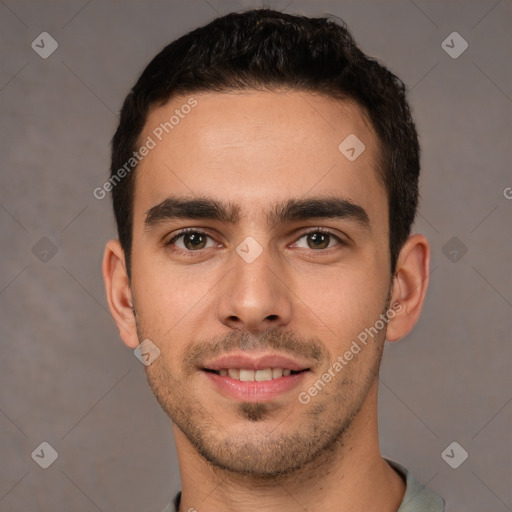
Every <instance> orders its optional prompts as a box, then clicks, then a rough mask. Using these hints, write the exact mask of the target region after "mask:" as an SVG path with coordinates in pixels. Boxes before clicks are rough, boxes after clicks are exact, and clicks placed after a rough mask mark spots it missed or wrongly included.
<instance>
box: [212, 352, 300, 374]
mask: <svg viewBox="0 0 512 512" xmlns="http://www.w3.org/2000/svg"><path fill="white" fill-rule="evenodd" d="M229 368H242V369H245V370H265V369H267V368H289V369H290V370H293V371H296V372H298V371H301V370H307V369H309V366H308V364H306V363H304V362H302V361H300V360H297V359H292V358H290V357H287V356H282V355H279V354H270V353H266V354H253V355H252V356H251V355H249V354H247V353H239V352H238V353H237V352H234V353H230V354H224V355H222V356H220V357H216V358H215V359H212V360H210V361H207V362H206V363H205V364H204V369H206V370H216V371H219V370H223V369H229Z"/></svg>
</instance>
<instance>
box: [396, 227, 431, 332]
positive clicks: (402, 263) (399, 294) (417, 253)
mask: <svg viewBox="0 0 512 512" xmlns="http://www.w3.org/2000/svg"><path fill="white" fill-rule="evenodd" d="M429 265H430V247H429V245H428V242H427V239H426V238H425V237H424V236H423V235H412V236H410V237H409V238H408V239H407V241H406V242H405V244H404V246H403V247H402V250H401V251H400V254H399V256H398V261H397V266H396V272H395V275H394V277H393V284H392V291H391V304H390V307H392V308H393V309H394V310H395V312H396V313H395V316H394V317H393V318H392V319H391V320H390V321H389V322H388V327H387V332H386V339H387V340H388V341H397V340H399V339H400V338H403V337H404V336H405V335H407V334H408V333H409V332H410V331H411V330H412V328H413V327H414V325H415V324H416V322H417V321H418V319H419V317H420V314H421V310H422V308H423V302H424V299H425V294H426V292H427V288H428V281H429ZM394 304H397V306H395V307H393V305H394ZM398 304H399V305H398Z"/></svg>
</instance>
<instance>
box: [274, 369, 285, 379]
mask: <svg viewBox="0 0 512 512" xmlns="http://www.w3.org/2000/svg"><path fill="white" fill-rule="evenodd" d="M282 376H283V369H282V368H272V378H273V379H278V378H279V377H282Z"/></svg>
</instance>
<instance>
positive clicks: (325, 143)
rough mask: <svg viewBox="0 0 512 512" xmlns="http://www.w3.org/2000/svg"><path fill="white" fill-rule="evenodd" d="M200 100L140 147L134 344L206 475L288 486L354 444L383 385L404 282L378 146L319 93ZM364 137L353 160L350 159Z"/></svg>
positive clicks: (147, 133) (356, 119) (365, 127)
mask: <svg viewBox="0 0 512 512" xmlns="http://www.w3.org/2000/svg"><path fill="white" fill-rule="evenodd" d="M193 98H194V100H195V101H196V102H197V103H196V104H195V106H193V108H183V105H185V104H189V105H190V104H192V103H191V100H190V99H189V97H179V98H174V99H173V100H172V101H170V102H169V103H168V104H166V105H165V106H163V107H158V108H155V109H154V110H152V111H151V113H150V115H149V117H148V120H147V123H146V127H145V130H144V132H143V134H142V135H141V139H140V140H141V141H142V142H144V141H146V140H147V137H151V138H152V139H153V140H154V141H155V143H156V146H155V147H154V148H153V149H151V151H150V152H149V154H148V155H147V156H146V157H144V158H143V160H142V161H141V163H140V164H139V167H138V168H137V171H136V183H135V190H136V192H135V198H134V227H133V246H132V280H131V291H132V296H133V303H134V308H135V311H136V321H137V333H138V338H139V340H140V341H142V340H144V339H146V338H149V339H150V340H151V341H152V342H153V343H154V344H155V345H157V346H158V348H159V349H160V352H161V355H160V356H159V357H158V358H157V359H156V360H155V361H154V362H153V363H152V364H151V365H150V366H148V367H146V372H147V377H148V381H149V383H150V385H151V388H152V390H153V392H154V394H155V396H156V398H157V399H158V401H159V403H160V404H161V406H162V407H163V409H164V410H165V411H166V412H167V414H168V415H169V416H170V418H171V419H172V420H173V422H174V424H175V426H176V427H177V428H178V429H179V430H180V431H181V432H182V433H183V434H184V436H185V437H186V438H187V439H188V441H189V442H190V444H191V445H192V446H193V447H194V448H195V450H196V451H197V452H199V453H200V454H201V455H202V456H203V457H204V458H205V459H207V460H208V461H209V462H211V463H213V464H214V465H215V466H217V467H220V468H224V469H229V470H231V471H234V472H239V473H247V474H253V475H276V474H279V473H286V472H289V471H292V470H295V469H297V468H299V467H301V466H303V465H305V464H306V463H308V462H310V461H312V460H314V459H315V458H316V457H318V456H319V455H320V454H321V453H322V452H324V451H325V450H326V449H327V448H328V447H329V446H331V445H332V443H333V442H334V441H335V440H337V439H340V437H342V436H343V433H344V432H346V431H347V428H348V427H349V425H350V424H351V421H352V420H353V419H354V417H356V416H357V414H358V412H359V411H360V409H361V407H362V405H363V404H364V402H365V400H366V398H367V396H368V392H369V390H370V389H371V387H372V385H373V384H374V383H375V379H376V377H377V373H378V367H379V363H380V357H381V352H382V346H383V342H384V338H385V332H386V329H385V327H384V328H382V327H381V325H382V324H383V323H384V324H385V322H383V321H382V320H381V321H380V322H378V321H379V319H382V318H383V317H382V316H381V315H382V314H384V316H385V314H386V310H387V307H388V293H389V291H390V285H391V276H390V274H389V231H388V213H387V212H388V210H387V199H386V193H385V189H384V186H383V184H382V182H381V181H380V180H379V178H378V173H377V164H376V162H377V151H378V149H377V140H376V136H375V134H374V133H373V132H372V130H371V128H370V126H369V123H367V122H366V121H365V118H364V116H363V114H362V111H361V110H360V109H359V108H358V107H357V106H356V105H354V104H352V103H349V102H341V101H335V100H332V99H329V98H326V97H323V96H318V95H312V94H309V93H301V92H288V93H284V92H283V93H280V92H256V91H245V92H243V93H233V94H228V93H225V94H224V93H223V94H218V93H201V94H194V95H193ZM187 102H188V103H187ZM176 110H178V111H179V115H178V117H179V121H178V122H175V121H176V119H174V120H173V121H174V122H173V127H172V130H170V129H169V128H168V130H169V133H166V132H165V131H163V130H162V128H161V123H165V122H168V121H169V119H170V118H171V116H172V115H173V114H175V111H176ZM185 112H187V113H185ZM158 127H160V130H158ZM155 130H156V131H155ZM161 132H162V133H161ZM155 134H158V135H159V137H157V136H156V135H155ZM350 134H354V135H355V136H356V137H357V138H358V139H359V140H360V141H362V142H363V143H364V146H365V149H364V151H363V152H362V153H361V154H360V155H359V156H358V157H357V158H356V159H355V160H354V159H353V158H352V159H349V158H347V157H346V155H347V154H348V155H349V156H352V153H353V152H351V151H350V149H349V150H348V152H347V151H346V152H345V153H343V152H341V151H340V149H339V148H338V146H339V145H340V143H341V142H342V141H344V140H345V139H346V137H347V136H349V135H350ZM159 138H161V140H159ZM356 150H357V148H356ZM375 326H378V327H380V328H379V329H375ZM372 327H373V328H374V330H377V331H378V332H377V334H374V335H372V336H368V335H367V341H366V343H365V344H363V343H362V342H361V339H362V337H361V333H363V332H366V333H368V332H369V331H365V329H370V328H372ZM371 332H372V333H374V331H371ZM358 337H359V338H358ZM363 338H364V336H363ZM358 340H359V341H358ZM354 341H355V342H356V344H357V345H358V346H359V349H360V350H359V351H357V350H356V349H355V348H354ZM351 347H352V348H351ZM347 352H352V358H350V359H349V357H348V356H347ZM336 361H338V363H339V364H340V365H341V366H342V368H341V369H340V367H339V366H337V365H336V364H335V362H336ZM342 361H343V363H342ZM326 375H327V377H326ZM329 377H330V378H329ZM319 381H321V382H320V383H319ZM315 389H316V392H315V391H314V390H315Z"/></svg>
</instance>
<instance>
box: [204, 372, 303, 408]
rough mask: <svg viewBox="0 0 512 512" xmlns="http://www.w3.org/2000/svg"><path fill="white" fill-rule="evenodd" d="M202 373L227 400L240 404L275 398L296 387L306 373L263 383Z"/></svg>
mask: <svg viewBox="0 0 512 512" xmlns="http://www.w3.org/2000/svg"><path fill="white" fill-rule="evenodd" d="M203 373H204V374H205V375H206V377H207V378H208V379H210V382H212V383H213V384H214V386H215V387H216V388H217V389H218V390H219V391H220V392H221V393H222V394H223V395H225V396H227V397H229V398H234V399H235V400H240V401H242V402H263V401H269V400H272V399H274V398H277V397H278V396H279V395H282V394H284V393H286V392H287V391H290V390H292V389H293V388H295V387H297V386H298V385H299V384H300V382H301V381H302V379H303V378H304V376H305V374H306V373H308V372H307V371H303V372H300V373H294V374H292V375H287V376H286V377H279V378H277V379H272V380H265V381H263V382H257V381H254V382H244V381H241V380H237V379H232V378H231V377H229V376H222V375H219V374H218V373H213V372H206V371H203Z"/></svg>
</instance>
